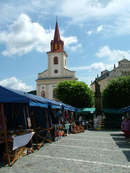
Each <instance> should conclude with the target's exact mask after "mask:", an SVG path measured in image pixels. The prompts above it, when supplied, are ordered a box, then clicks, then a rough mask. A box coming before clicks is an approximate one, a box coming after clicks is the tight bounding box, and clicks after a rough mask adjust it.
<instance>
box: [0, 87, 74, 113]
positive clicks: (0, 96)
mask: <svg viewBox="0 0 130 173" xmlns="http://www.w3.org/2000/svg"><path fill="white" fill-rule="evenodd" d="M0 103H28V104H29V105H30V106H38V107H45V108H48V105H50V106H51V108H52V109H62V108H64V109H65V110H69V111H76V108H75V107H72V106H70V105H67V104H64V103H62V102H58V101H55V100H49V99H47V98H44V97H40V96H36V95H33V94H28V93H26V92H23V91H18V90H14V89H10V88H7V87H6V88H5V87H2V86H0Z"/></svg>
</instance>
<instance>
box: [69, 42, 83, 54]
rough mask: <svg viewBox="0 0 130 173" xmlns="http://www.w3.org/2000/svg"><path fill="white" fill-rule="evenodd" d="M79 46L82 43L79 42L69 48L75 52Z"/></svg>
mask: <svg viewBox="0 0 130 173" xmlns="http://www.w3.org/2000/svg"><path fill="white" fill-rule="evenodd" d="M81 47H82V45H81V44H80V43H79V44H77V45H74V46H71V47H70V50H71V51H73V52H75V51H76V50H79V48H81Z"/></svg>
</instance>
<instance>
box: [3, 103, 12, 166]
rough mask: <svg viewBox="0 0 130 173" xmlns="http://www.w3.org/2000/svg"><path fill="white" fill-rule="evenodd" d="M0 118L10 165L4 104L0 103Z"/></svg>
mask: <svg viewBox="0 0 130 173" xmlns="http://www.w3.org/2000/svg"><path fill="white" fill-rule="evenodd" d="M1 118H2V124H3V128H4V140H5V149H6V153H7V157H8V165H9V166H10V155H9V150H8V139H7V128H6V122H5V115H4V104H3V103H2V104H1Z"/></svg>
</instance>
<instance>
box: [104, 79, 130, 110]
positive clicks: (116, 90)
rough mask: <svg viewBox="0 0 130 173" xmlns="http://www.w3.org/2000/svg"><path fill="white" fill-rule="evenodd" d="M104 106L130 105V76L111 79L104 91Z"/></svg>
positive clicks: (120, 106)
mask: <svg viewBox="0 0 130 173" xmlns="http://www.w3.org/2000/svg"><path fill="white" fill-rule="evenodd" d="M102 96H103V97H102V98H103V106H104V108H122V107H125V106H129V105H130V76H127V77H124V76H123V77H119V78H116V79H113V80H111V81H110V83H109V84H108V85H107V87H106V88H105V89H104V91H103V93H102Z"/></svg>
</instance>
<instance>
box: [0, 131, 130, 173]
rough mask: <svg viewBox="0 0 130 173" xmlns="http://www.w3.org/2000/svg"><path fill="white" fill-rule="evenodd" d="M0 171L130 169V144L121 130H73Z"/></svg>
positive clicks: (119, 172) (124, 172)
mask: <svg viewBox="0 0 130 173" xmlns="http://www.w3.org/2000/svg"><path fill="white" fill-rule="evenodd" d="M0 173H130V144H129V143H127V142H126V140H125V138H124V136H122V133H121V132H120V131H85V133H80V134H74V135H72V134H71V135H69V136H67V137H63V138H62V139H60V140H59V141H57V142H54V143H52V144H46V145H44V146H43V147H42V148H41V149H40V150H39V151H36V152H34V153H33V154H30V155H27V156H25V157H22V158H20V159H19V160H18V161H17V162H16V163H15V164H14V165H13V167H11V168H9V167H7V166H6V167H2V168H0Z"/></svg>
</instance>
